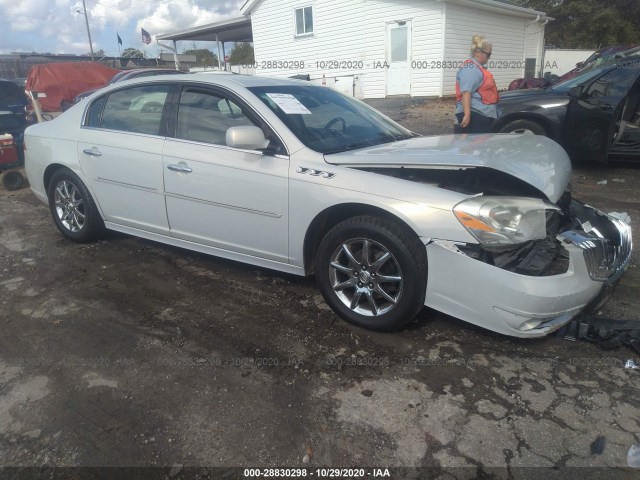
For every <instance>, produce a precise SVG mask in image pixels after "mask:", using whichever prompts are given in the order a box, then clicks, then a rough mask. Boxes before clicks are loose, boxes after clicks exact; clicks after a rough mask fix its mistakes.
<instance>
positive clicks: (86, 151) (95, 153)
mask: <svg viewBox="0 0 640 480" xmlns="http://www.w3.org/2000/svg"><path fill="white" fill-rule="evenodd" d="M82 153H84V154H85V155H89V156H90V157H101V156H102V152H101V151H100V150H98V149H97V148H96V147H92V148H85V149H84V150H82Z"/></svg>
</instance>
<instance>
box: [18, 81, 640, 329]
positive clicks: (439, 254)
mask: <svg viewBox="0 0 640 480" xmlns="http://www.w3.org/2000/svg"><path fill="white" fill-rule="evenodd" d="M25 143H26V169H27V174H28V177H29V182H30V184H31V188H32V189H33V192H34V193H35V195H36V196H37V197H38V198H40V199H41V200H42V201H43V202H45V203H47V204H48V205H49V207H50V209H51V214H52V216H53V220H54V222H55V224H56V226H57V228H58V229H59V230H60V232H62V234H63V235H65V236H66V237H68V238H69V239H71V240H74V241H78V242H86V241H90V240H93V239H95V238H96V237H97V236H98V235H100V233H101V232H102V231H103V229H104V228H107V229H110V230H117V231H119V232H124V233H128V234H132V235H136V236H139V237H143V238H147V239H150V240H155V241H158V242H162V243H166V244H170V245H175V246H179V247H183V248H186V249H190V250H196V251H199V252H204V253H208V254H212V255H217V256H220V257H224V258H228V259H233V260H237V261H240V262H244V263H248V264H252V265H258V266H261V267H266V268H271V269H275V270H279V271H283V272H289V273H294V274H298V275H311V274H315V275H316V278H317V282H318V285H319V288H320V290H321V291H322V294H323V295H324V298H325V299H326V301H327V303H328V304H329V305H330V306H331V308H332V309H333V310H334V311H335V312H336V313H337V314H338V315H339V316H340V317H342V318H343V319H345V320H347V321H349V322H351V323H354V324H356V325H360V326H362V327H366V328H370V329H375V330H394V329H398V328H401V327H402V326H404V325H406V324H407V323H408V322H410V321H411V320H412V319H413V318H414V317H415V315H416V314H417V313H418V312H419V311H420V310H421V309H422V308H423V306H424V305H427V306H429V307H432V308H434V309H436V310H439V311H441V312H444V313H446V314H449V315H452V316H454V317H458V318H460V319H463V320H465V321H467V322H470V323H473V324H476V325H479V326H482V327H485V328H488V329H490V330H493V331H496V332H500V333H503V334H506V335H513V336H518V337H540V336H543V335H546V334H548V333H550V332H552V331H554V330H557V329H558V328H560V327H561V326H563V325H565V324H566V323H567V322H569V321H570V320H571V319H572V318H573V317H575V316H576V315H577V314H578V313H580V312H581V311H582V310H584V309H585V308H587V307H589V306H592V305H593V304H594V303H597V302H599V301H600V300H601V299H602V297H603V296H604V293H605V292H607V291H609V290H610V287H611V286H613V285H614V284H615V283H616V281H617V280H618V279H619V278H620V276H621V275H622V273H623V272H624V271H625V269H626V267H627V266H628V263H629V259H630V256H631V230H630V228H629V226H628V224H627V223H625V222H624V221H623V220H620V219H619V218H616V217H614V216H611V215H606V214H604V213H601V212H600V211H598V210H596V209H594V208H592V207H590V206H587V205H584V204H583V203H580V202H579V201H577V200H574V199H572V198H571V195H570V193H568V192H567V190H566V189H567V184H568V181H569V176H570V172H571V166H570V161H569V158H568V157H567V155H566V153H565V152H564V151H563V150H562V148H561V147H560V146H558V144H556V143H554V142H553V141H552V140H550V139H548V138H545V137H541V136H533V135H508V134H507V135H469V136H454V135H447V136H440V137H420V136H417V135H416V134H414V133H412V132H410V131H408V130H406V129H405V128H403V127H402V126H400V125H398V124H397V123H394V122H393V121H391V120H390V119H388V118H387V117H385V116H383V115H381V114H380V113H378V112H377V111H375V110H373V109H372V108H370V107H368V106H367V105H365V104H363V103H361V102H359V101H357V100H354V99H352V98H349V97H346V96H344V95H342V94H340V93H338V92H336V91H334V90H332V89H330V88H326V87H321V86H314V85H310V84H308V83H305V82H300V81H294V80H281V79H269V78H265V77H250V76H241V75H233V76H231V75H229V76H222V75H221V76H213V75H199V74H192V75H172V76H160V77H150V78H144V79H139V80H131V81H128V82H123V83H118V84H115V85H113V86H112V87H108V88H105V89H102V90H100V91H99V92H97V93H96V94H94V95H92V96H91V97H89V98H88V99H86V100H84V101H82V102H81V103H79V104H77V105H75V106H73V107H72V108H71V109H69V110H68V111H67V112H65V113H64V114H63V115H61V116H60V117H58V118H56V119H55V120H53V121H50V122H46V123H41V124H38V125H35V126H32V127H30V128H29V129H28V130H27V131H26V134H25Z"/></svg>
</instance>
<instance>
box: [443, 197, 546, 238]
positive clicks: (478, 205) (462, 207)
mask: <svg viewBox="0 0 640 480" xmlns="http://www.w3.org/2000/svg"><path fill="white" fill-rule="evenodd" d="M549 209H552V210H559V209H558V207H556V206H555V205H550V204H547V203H545V202H543V201H542V200H540V199H537V198H523V197H484V196H478V197H473V198H469V199H467V200H464V201H462V202H460V203H459V204H457V205H456V206H455V207H453V213H455V215H456V217H457V218H458V220H459V221H460V223H462V225H463V226H464V227H465V228H466V229H467V230H468V231H469V233H471V235H473V236H474V237H475V238H477V239H478V241H479V242H480V243H482V244H484V245H514V244H519V243H524V242H528V241H531V240H540V239H543V238H545V237H546V236H547V228H546V222H547V216H546V210H549Z"/></svg>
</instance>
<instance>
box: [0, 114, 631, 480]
mask: <svg viewBox="0 0 640 480" xmlns="http://www.w3.org/2000/svg"><path fill="white" fill-rule="evenodd" d="M400 110H401V112H402V114H401V115H400V114H397V115H398V116H403V118H404V119H405V121H406V122H408V123H411V121H414V122H416V124H418V125H423V126H425V125H426V127H424V128H429V124H428V120H425V119H429V118H440V120H439V121H440V122H442V119H443V118H447V115H448V114H450V110H449V109H448V108H447V107H446V105H444V106H440V107H437V106H436V107H434V106H433V104H432V103H431V102H428V101H427V102H426V103H424V104H419V103H418V104H415V103H413V102H409V103H408V104H407V105H405V106H402V107H400ZM436 110H437V111H436ZM394 118H395V117H394ZM451 118H452V117H451ZM412 119H413V120H412ZM410 128H414V127H410ZM439 128H441V129H442V130H445V126H442V127H439ZM446 128H448V127H446ZM603 180H607V183H606V184H603V183H598V182H602V181H603ZM572 188H573V190H574V194H575V196H576V197H578V198H582V199H584V200H586V201H588V202H589V203H592V204H593V205H595V206H598V207H601V208H602V209H604V210H605V211H612V210H616V211H627V212H628V213H630V214H631V216H632V219H633V221H634V222H635V223H634V224H633V226H634V234H635V235H636V238H640V237H639V235H640V231H638V230H639V229H638V220H637V219H640V211H639V206H638V201H637V191H639V190H638V189H639V188H640V169H638V168H637V167H636V166H633V165H627V164H614V165H609V166H588V165H587V166H578V168H577V169H576V172H575V173H574V176H573V179H572ZM639 280H640V273H639V269H638V253H634V256H633V258H632V264H631V267H630V269H629V271H628V272H627V274H626V275H625V276H624V277H623V280H622V282H621V283H620V285H619V286H618V288H617V290H616V291H615V293H614V296H613V297H612V299H611V300H610V301H609V303H607V304H606V305H605V307H603V309H602V310H600V311H599V312H598V314H599V315H600V316H602V317H603V318H618V319H620V318H625V319H635V320H639V319H640V318H639V313H638V312H640V296H638V291H640V290H639V287H640V282H639ZM627 359H635V360H636V361H637V360H638V358H637V355H634V353H633V352H632V351H631V350H626V349H619V350H613V351H603V350H600V349H598V347H597V346H596V345H594V344H591V343H587V342H569V341H567V340H564V339H562V338H558V337H555V336H550V337H547V338H544V339H540V340H520V339H513V338H508V337H504V336H500V335H497V334H493V333H491V332H487V331H485V330H482V329H479V328H477V327H473V326H471V325H468V324H465V323H463V322H461V321H458V320H456V319H453V318H451V317H447V316H445V315H443V314H440V313H437V312H435V311H432V310H429V309H425V310H424V311H423V312H422V313H421V314H420V315H419V316H418V318H417V320H416V321H415V322H413V323H412V324H410V325H409V326H408V327H407V328H405V329H403V330H402V331H400V332H397V333H393V334H383V333H376V332H370V331H366V330H362V329H359V328H357V327H353V326H351V325H349V324H346V323H345V322H343V321H341V320H340V319H338V318H337V317H336V316H335V315H334V314H333V313H332V312H331V310H330V309H329V307H328V306H327V305H326V304H325V303H324V301H323V299H322V297H321V295H320V294H319V292H318V291H317V289H316V288H315V284H314V279H313V278H301V277H295V276H291V275H286V274H282V273H279V272H274V271H270V270H266V269H260V268H257V267H252V266H247V265H243V264H240V263H235V262H231V261H226V260H221V259H217V258H214V257H209V256H205V255H200V254H197V253H194V252H189V251H186V250H181V249H178V248H173V247H168V246H164V245H160V244H157V243H153V242H150V241H146V240H141V239H137V238H134V237H129V236H126V235H120V234H116V233H111V234H108V235H107V236H106V237H105V238H104V239H102V240H100V241H98V242H96V243H91V244H83V245H82V244H75V243H72V242H69V241H67V240H65V239H64V238H63V237H62V236H61V235H60V234H59V233H58V232H57V230H56V229H55V227H54V225H53V222H52V220H51V217H50V213H49V210H48V208H47V207H46V206H45V205H43V204H41V203H39V202H38V200H37V199H36V198H35V197H34V196H33V195H32V194H31V193H30V191H29V190H28V189H23V190H20V191H17V192H6V191H0V467H4V470H2V469H0V478H4V477H3V475H14V476H15V475H18V474H19V473H20V472H23V473H25V474H26V475H31V474H33V473H34V472H37V471H41V470H42V468H43V467H50V468H51V469H52V470H48V471H50V472H53V473H54V474H55V473H56V472H58V473H59V472H61V471H63V470H59V469H60V468H61V467H82V468H87V467H162V469H161V470H160V471H161V473H162V475H164V477H166V478H170V477H169V474H172V475H171V478H174V477H175V478H181V475H187V474H189V475H192V476H193V475H196V474H197V475H200V476H201V477H200V478H222V477H223V475H222V474H221V473H220V470H216V469H220V468H223V467H224V468H228V467H282V468H298V469H300V468H307V469H309V470H305V473H306V474H307V475H308V476H312V475H311V474H314V475H313V476H320V477H323V476H330V475H329V473H331V472H327V471H324V472H323V471H318V470H315V469H318V468H320V467H323V468H324V467H331V468H339V467H345V468H353V467H361V468H364V469H367V470H366V472H365V474H366V475H365V476H368V477H371V476H372V475H373V474H374V470H373V469H374V468H382V469H384V468H390V469H391V471H390V475H391V478H427V477H428V478H443V479H444V478H447V479H449V478H460V479H467V478H505V479H510V478H554V476H555V478H574V477H575V478H578V477H579V478H581V479H584V478H590V476H593V478H596V477H598V478H637V473H638V472H637V471H632V470H629V469H627V468H625V467H626V465H627V463H626V455H627V451H628V450H629V447H631V445H633V444H635V443H638V442H640V415H638V412H639V407H640V399H639V396H638V392H639V389H640V370H630V369H625V368H624V364H625V361H626V360H627ZM7 467H11V468H8V469H7ZM401 467H402V469H399V468H401ZM416 468H421V469H422V470H419V469H416ZM36 469H39V470H36ZM68 472H69V471H68ZM70 472H75V473H74V475H75V474H78V477H77V478H87V476H86V473H87V472H88V471H87V470H79V471H78V470H71V471H70ZM314 472H315V473H314ZM236 473H237V472H236ZM338 473H341V472H338ZM350 473H355V474H354V475H351V476H349V478H355V477H357V476H358V475H357V473H358V472H350ZM239 475H240V476H243V478H244V477H246V476H247V475H246V472H244V471H241V473H240V474H239ZM272 476H273V475H272ZM342 476H345V475H342ZM9 478H14V477H9ZM24 478H29V477H24ZM74 478H75V477H74ZM101 478H109V477H101ZM111 478H113V477H111ZM228 478H231V477H228Z"/></svg>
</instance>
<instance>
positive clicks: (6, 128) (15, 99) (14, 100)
mask: <svg viewBox="0 0 640 480" xmlns="http://www.w3.org/2000/svg"><path fill="white" fill-rule="evenodd" d="M29 104H30V102H29V99H28V98H27V95H26V94H25V93H24V90H23V89H22V88H20V87H19V86H18V85H16V84H15V83H14V82H13V81H11V80H4V79H0V135H1V134H3V133H10V134H11V135H13V138H14V139H15V142H16V144H17V145H18V156H19V157H20V160H22V155H23V152H22V139H23V135H24V129H25V128H26V127H27V126H28V125H31V123H33V117H32V115H31V114H30V113H28V112H27V108H26V107H27V105H29Z"/></svg>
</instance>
